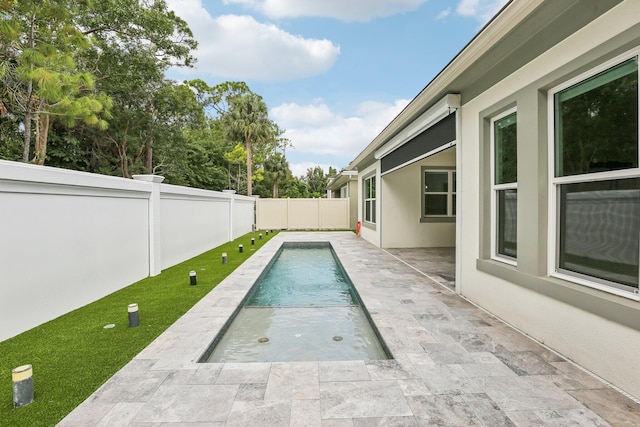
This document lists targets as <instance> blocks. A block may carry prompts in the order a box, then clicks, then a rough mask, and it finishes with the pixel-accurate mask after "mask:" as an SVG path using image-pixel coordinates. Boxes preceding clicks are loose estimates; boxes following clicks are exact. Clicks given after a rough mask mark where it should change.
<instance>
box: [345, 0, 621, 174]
mask: <svg viewBox="0 0 640 427" xmlns="http://www.w3.org/2000/svg"><path fill="white" fill-rule="evenodd" d="M622 1H623V0H598V1H593V0H562V1H556V0H511V1H510V2H509V3H507V5H506V6H505V7H504V8H503V9H502V10H501V11H500V12H498V14H497V15H496V16H495V17H494V18H493V19H492V20H491V21H490V22H489V23H488V24H486V25H485V26H484V27H483V28H482V29H481V30H480V32H479V33H478V34H477V35H476V36H475V37H474V38H473V39H472V40H471V41H470V42H469V43H468V44H467V45H466V46H465V47H464V48H463V49H462V50H461V51H460V52H459V53H458V54H457V55H456V56H455V57H454V58H453V59H452V60H451V62H449V64H447V66H446V67H445V68H444V69H443V70H442V71H440V73H439V74H438V75H436V77H435V78H434V79H433V80H432V81H431V82H430V83H429V84H428V85H427V86H426V87H425V88H424V89H423V90H422V91H421V92H420V93H419V94H418V95H417V96H416V97H415V98H414V99H413V100H412V101H411V102H410V103H409V105H407V106H406V107H405V108H404V110H402V112H400V114H399V115H398V116H397V117H396V118H395V119H393V120H392V121H391V123H389V124H388V125H387V127H386V128H384V130H383V131H382V132H381V133H380V134H379V135H378V136H377V137H376V138H375V139H374V140H373V141H372V142H371V143H370V144H369V145H368V146H367V147H366V148H365V149H364V150H363V151H362V152H361V153H360V154H358V156H357V157H356V158H355V159H354V160H353V161H352V162H351V163H350V164H349V166H348V167H347V169H349V170H358V169H363V168H364V167H367V166H368V165H370V164H372V163H373V162H374V161H375V158H374V153H375V151H376V150H377V149H379V148H380V147H382V146H383V145H384V144H386V143H387V142H388V141H389V140H391V139H392V138H393V137H394V136H395V135H397V134H398V132H400V131H402V129H404V128H405V127H406V126H407V125H409V124H410V123H411V122H413V121H414V120H416V118H418V117H419V116H420V115H421V114H423V113H424V112H425V111H427V110H428V109H429V108H431V107H432V106H433V105H434V104H435V103H436V102H438V101H439V100H440V99H441V98H442V97H444V96H445V95H447V94H461V102H462V104H463V105H464V104H465V103H467V102H469V101H470V100H471V99H473V98H475V97H476V96H478V95H479V94H481V93H482V92H484V91H485V90H487V89H488V88H490V87H491V86H493V85H495V84H496V83H498V82H499V81H500V80H502V79H504V78H505V77H507V76H508V75H510V74H512V73H513V72H514V71H516V70H518V69H519V68H521V67H522V66H523V65H525V64H527V63H528V62H530V61H531V60H533V59H535V58H536V57H538V56H539V55H541V54H542V53H544V52H545V51H547V50H548V49H550V48H551V47H553V46H555V45H556V44H558V43H559V42H560V41H562V40H564V39H565V38H567V37H569V36H570V35H571V34H573V33H575V32H576V31H578V30H579V29H581V28H583V27H584V26H585V25H587V24H588V23H590V22H591V21H593V20H595V19H596V18H598V17H599V16H600V15H602V14H604V13H605V12H607V11H608V10H610V9H611V8H613V7H614V6H616V5H617V4H619V3H621V2H622Z"/></svg>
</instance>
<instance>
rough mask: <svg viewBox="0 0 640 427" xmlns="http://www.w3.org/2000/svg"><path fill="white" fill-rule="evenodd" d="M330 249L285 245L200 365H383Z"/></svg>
mask: <svg viewBox="0 0 640 427" xmlns="http://www.w3.org/2000/svg"><path fill="white" fill-rule="evenodd" d="M389 358H390V354H389V352H388V350H387V348H386V346H385V344H384V342H383V341H382V339H381V338H380V336H379V334H378V332H377V330H376V329H375V327H374V326H373V324H372V323H371V321H370V318H369V315H368V313H367V311H366V309H365V307H364V306H363V304H362V302H361V300H360V297H359V296H358V293H357V291H356V290H355V288H354V287H353V284H352V283H351V281H350V280H349V277H348V276H347V274H346V272H345V271H344V269H343V268H342V265H341V264H340V262H339V260H338V259H337V257H336V256H335V253H334V251H333V248H332V247H331V245H330V244H329V243H328V242H313V243H300V242H295V243H294V242H285V243H283V245H282V246H281V247H280V249H279V250H278V252H277V253H276V255H275V256H274V257H273V259H272V260H271V262H270V263H269V265H267V267H266V268H265V270H264V271H263V272H262V274H261V275H260V277H259V278H258V280H256V283H255V284H254V285H253V286H252V288H251V289H250V290H249V292H248V293H247V296H246V297H245V298H244V300H243V303H242V304H241V305H240V307H239V308H238V310H236V312H235V314H234V315H233V316H232V317H231V319H230V320H229V321H228V322H227V324H226V325H225V327H224V328H223V329H222V331H221V332H220V334H218V336H217V337H216V338H215V339H214V340H213V342H212V344H211V345H210V346H209V348H208V349H207V351H206V352H205V354H204V355H203V356H202V357H201V358H200V362H211V363H218V362H287V361H328V360H363V359H364V360H372V359H389Z"/></svg>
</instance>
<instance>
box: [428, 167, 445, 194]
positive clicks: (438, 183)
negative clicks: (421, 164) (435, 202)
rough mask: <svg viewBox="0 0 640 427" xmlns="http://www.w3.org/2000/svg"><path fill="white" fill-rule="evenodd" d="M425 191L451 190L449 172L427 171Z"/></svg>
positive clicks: (442, 191)
mask: <svg viewBox="0 0 640 427" xmlns="http://www.w3.org/2000/svg"><path fill="white" fill-rule="evenodd" d="M424 191H425V192H426V193H446V192H447V191H449V172H446V171H445V172H431V171H429V172H425V176H424Z"/></svg>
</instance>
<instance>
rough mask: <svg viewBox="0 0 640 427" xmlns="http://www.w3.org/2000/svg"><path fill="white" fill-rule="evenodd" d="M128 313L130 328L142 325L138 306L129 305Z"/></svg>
mask: <svg viewBox="0 0 640 427" xmlns="http://www.w3.org/2000/svg"><path fill="white" fill-rule="evenodd" d="M127 312H128V313H129V327H130V328H135V327H136V326H138V325H140V315H139V314H138V304H129V305H128V306H127Z"/></svg>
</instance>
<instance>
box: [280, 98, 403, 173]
mask: <svg viewBox="0 0 640 427" xmlns="http://www.w3.org/2000/svg"><path fill="white" fill-rule="evenodd" d="M408 103H409V100H407V99H401V100H398V101H395V102H394V103H393V104H385V103H381V102H373V101H368V102H364V103H362V104H360V105H359V106H358V108H357V109H356V111H355V112H354V113H353V114H352V115H350V116H348V117H346V116H344V115H341V114H337V113H335V112H333V111H331V109H330V108H329V107H328V106H327V105H326V104H323V103H316V104H311V105H298V104H293V103H292V104H282V105H279V106H277V107H275V108H272V109H271V110H270V111H269V116H270V117H271V118H272V119H273V120H274V121H275V122H276V123H278V125H280V126H281V127H283V128H284V129H286V133H285V136H286V137H287V138H289V139H290V140H291V142H292V143H293V146H294V149H295V150H296V152H301V153H311V154H318V155H332V156H340V157H342V158H346V159H347V160H350V159H353V158H354V157H355V156H356V155H357V154H358V153H359V152H360V151H362V150H363V149H364V148H365V147H366V146H367V145H368V144H369V143H370V142H371V141H372V140H373V139H374V138H375V137H376V136H378V134H379V133H380V132H381V131H382V130H383V129H384V127H385V126H386V125H387V124H388V123H389V122H391V120H393V119H394V118H395V117H396V116H397V115H398V114H399V113H400V111H402V109H403V108H404V107H405V106H406V105H407V104H408ZM305 171H306V168H305Z"/></svg>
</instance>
